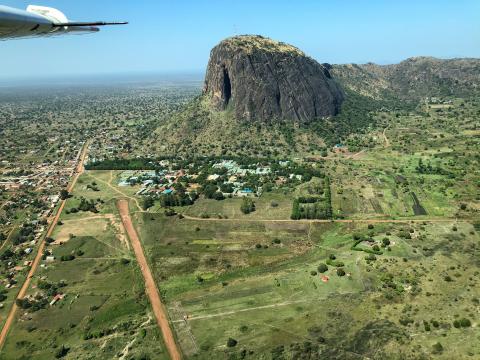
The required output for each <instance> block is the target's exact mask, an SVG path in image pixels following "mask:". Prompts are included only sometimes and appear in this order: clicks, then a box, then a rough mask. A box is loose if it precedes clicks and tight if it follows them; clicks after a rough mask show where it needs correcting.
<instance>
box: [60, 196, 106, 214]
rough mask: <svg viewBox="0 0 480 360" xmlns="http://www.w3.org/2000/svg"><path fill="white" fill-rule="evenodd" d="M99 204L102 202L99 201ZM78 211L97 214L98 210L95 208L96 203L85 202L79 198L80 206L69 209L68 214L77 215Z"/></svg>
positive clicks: (92, 201)
mask: <svg viewBox="0 0 480 360" xmlns="http://www.w3.org/2000/svg"><path fill="white" fill-rule="evenodd" d="M99 202H102V201H101V200H99ZM79 211H85V212H87V211H90V212H92V213H94V214H97V213H98V210H97V207H96V202H95V201H94V200H93V199H91V200H87V199H85V198H84V197H81V198H80V204H79V205H78V207H74V208H71V209H69V211H68V212H70V213H77V212H79ZM68 212H67V213H68Z"/></svg>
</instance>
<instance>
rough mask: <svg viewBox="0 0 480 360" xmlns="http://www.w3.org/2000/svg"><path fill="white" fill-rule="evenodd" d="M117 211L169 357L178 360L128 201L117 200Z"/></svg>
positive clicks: (179, 357) (178, 356)
mask: <svg viewBox="0 0 480 360" xmlns="http://www.w3.org/2000/svg"><path fill="white" fill-rule="evenodd" d="M117 207H118V211H119V212H120V216H121V218H122V222H123V226H124V227H125V230H126V231H127V234H128V237H129V238H130V242H131V243H132V247H133V251H134V252H135V256H136V257H137V261H138V264H139V265H140V269H141V270H142V274H143V278H144V279H145V290H146V292H147V295H148V297H149V299H150V304H151V305H152V309H153V313H154V314H155V317H156V318H157V323H158V327H159V328H160V330H161V331H162V335H163V340H164V342H165V345H166V347H167V350H168V352H169V353H170V358H171V359H172V360H180V359H181V358H182V357H181V355H180V351H179V349H178V346H177V343H176V342H175V338H174V336H173V332H172V329H171V328H170V324H169V322H168V317H167V312H166V310H165V306H164V305H163V303H162V300H161V299H160V295H159V293H158V289H157V286H156V285H155V280H154V279H153V276H152V272H151V271H150V268H149V266H148V263H147V259H146V258H145V254H144V253H143V248H142V244H141V242H140V238H139V237H138V234H137V231H136V230H135V227H134V226H133V223H132V219H131V218H130V212H129V210H128V201H127V200H119V201H118V203H117Z"/></svg>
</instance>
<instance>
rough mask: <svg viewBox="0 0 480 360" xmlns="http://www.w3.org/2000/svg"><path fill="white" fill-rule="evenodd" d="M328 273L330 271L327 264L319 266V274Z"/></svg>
mask: <svg viewBox="0 0 480 360" xmlns="http://www.w3.org/2000/svg"><path fill="white" fill-rule="evenodd" d="M327 271H328V266H327V265H326V264H323V263H322V264H320V265H318V272H319V273H322V274H323V273H325V272H327Z"/></svg>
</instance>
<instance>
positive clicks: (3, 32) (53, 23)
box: [0, 5, 127, 40]
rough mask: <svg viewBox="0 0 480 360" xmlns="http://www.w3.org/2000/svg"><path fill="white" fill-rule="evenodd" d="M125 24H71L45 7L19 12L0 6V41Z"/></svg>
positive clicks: (79, 31) (93, 29)
mask: <svg viewBox="0 0 480 360" xmlns="http://www.w3.org/2000/svg"><path fill="white" fill-rule="evenodd" d="M125 24H127V22H104V21H93V22H76V21H72V22H71V21H69V20H68V19H67V17H66V16H65V14H63V13H62V12H61V11H59V10H57V9H53V8H49V7H45V6H36V5H30V6H28V7H27V10H20V9H15V8H11V7H8V6H1V5H0V40H8V39H18V38H30V37H45V36H54V35H63V34H71V33H78V34H82V33H92V32H97V31H99V28H98V27H97V26H106V25H125Z"/></svg>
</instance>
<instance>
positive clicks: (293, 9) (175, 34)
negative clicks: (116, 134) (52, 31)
mask: <svg viewBox="0 0 480 360" xmlns="http://www.w3.org/2000/svg"><path fill="white" fill-rule="evenodd" d="M29 3H30V2H29V1H8V0H4V1H1V4H2V5H7V6H13V7H18V8H25V7H26V6H27V5H28V4H29ZM34 4H36V5H45V6H52V7H56V8H58V9H60V10H62V11H63V12H65V14H66V15H67V16H68V17H69V19H71V20H128V21H130V25H128V26H126V27H114V28H108V29H104V30H103V31H102V32H101V33H99V34H94V35H86V36H67V37H59V38H45V39H29V40H16V41H7V42H0V47H1V56H0V68H1V69H2V70H1V74H0V77H1V78H7V77H8V78H12V77H19V76H21V77H30V76H31V77H38V76H41V77H48V76H58V75H82V74H109V73H132V72H133V73H135V72H192V71H195V72H203V71H204V69H205V67H206V63H207V61H208V56H209V52H210V49H211V48H212V47H213V46H215V44H217V43H218V42H219V41H220V40H222V39H223V38H225V37H228V36H232V35H235V34H247V33H248V34H262V35H265V36H268V37H271V38H274V39H277V40H282V41H285V42H288V43H291V44H293V45H296V46H298V47H299V48H301V49H302V50H304V51H305V52H306V53H307V54H309V55H310V56H312V57H313V58H315V59H317V60H318V61H320V62H330V63H350V62H354V63H365V62H369V61H371V62H377V63H382V64H384V63H394V62H398V61H400V60H403V59H405V58H408V57H411V56H420V55H429V56H436V57H442V58H449V57H480V1H479V0H416V1H413V0H383V1H380V0H328V1H325V0H295V1H293V0H256V1H253V0H235V1H234V0H221V1H220V0H136V1H134V0H56V1H55V0H35V2H34Z"/></svg>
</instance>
